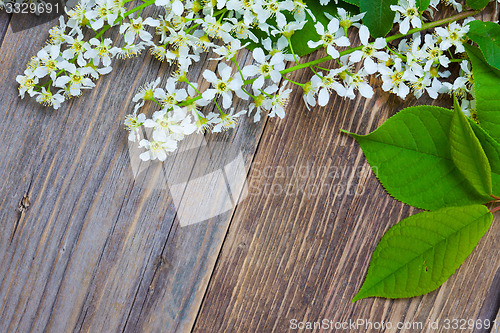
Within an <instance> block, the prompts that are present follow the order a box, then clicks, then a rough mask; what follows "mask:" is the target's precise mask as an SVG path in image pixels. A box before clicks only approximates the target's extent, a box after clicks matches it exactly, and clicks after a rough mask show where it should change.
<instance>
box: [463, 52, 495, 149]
mask: <svg viewBox="0 0 500 333" xmlns="http://www.w3.org/2000/svg"><path fill="white" fill-rule="evenodd" d="M464 46H465V49H466V50H467V54H468V56H469V59H470V61H471V64H472V71H473V76H474V96H475V97H476V112H477V119H478V121H479V124H480V125H481V127H482V128H484V129H485V130H486V131H487V132H488V133H489V134H490V135H491V136H492V137H493V139H495V140H497V141H500V71H499V70H497V69H495V68H493V67H491V66H489V65H488V64H487V63H486V61H485V59H484V57H483V55H482V54H481V52H480V51H479V49H478V48H477V47H473V46H470V45H467V44H465V45H464Z"/></svg>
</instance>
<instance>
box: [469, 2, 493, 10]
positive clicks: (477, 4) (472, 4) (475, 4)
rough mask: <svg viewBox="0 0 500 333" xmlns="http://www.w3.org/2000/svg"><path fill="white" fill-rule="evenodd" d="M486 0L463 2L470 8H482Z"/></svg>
mask: <svg viewBox="0 0 500 333" xmlns="http://www.w3.org/2000/svg"><path fill="white" fill-rule="evenodd" d="M488 2H490V0H467V1H466V2H465V3H466V4H467V6H469V7H470V8H472V9H482V8H484V7H486V5H487V4H488Z"/></svg>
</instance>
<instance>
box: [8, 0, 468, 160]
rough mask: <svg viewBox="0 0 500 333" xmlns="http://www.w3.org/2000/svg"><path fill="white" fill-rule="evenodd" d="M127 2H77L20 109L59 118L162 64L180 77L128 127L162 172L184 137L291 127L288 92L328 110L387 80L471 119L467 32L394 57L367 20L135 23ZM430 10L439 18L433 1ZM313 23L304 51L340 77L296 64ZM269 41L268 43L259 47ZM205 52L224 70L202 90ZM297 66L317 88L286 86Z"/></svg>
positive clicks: (34, 67)
mask: <svg viewBox="0 0 500 333" xmlns="http://www.w3.org/2000/svg"><path fill="white" fill-rule="evenodd" d="M126 2H127V1H126V0H83V1H81V2H80V3H79V4H78V5H77V6H76V7H75V8H73V9H71V10H69V11H68V19H67V20H65V19H64V18H62V17H61V18H60V21H59V25H58V26H56V27H54V28H52V29H51V30H50V38H49V42H48V43H47V45H46V46H45V47H44V48H43V49H42V50H40V51H39V52H38V53H37V55H36V56H34V57H33V58H32V59H31V61H30V62H29V64H28V67H27V69H26V70H25V72H24V75H19V76H18V77H17V82H18V83H19V93H20V95H21V97H24V95H25V94H26V93H28V94H29V95H30V96H31V97H34V98H36V100H37V101H38V102H40V103H42V104H44V105H50V106H53V107H54V108H55V109H57V108H59V107H60V105H61V103H62V102H63V101H65V100H67V99H69V98H71V97H73V96H79V95H81V94H82V92H83V90H85V89H91V88H93V87H94V86H95V84H94V81H95V80H97V79H98V78H99V76H100V75H103V74H107V73H109V72H110V71H111V70H112V68H111V64H112V59H113V58H129V57H132V56H137V55H139V54H140V53H141V52H142V51H143V50H145V49H149V52H150V53H151V54H152V55H153V56H154V57H155V58H157V59H158V60H160V61H166V62H168V63H169V64H171V65H172V66H174V69H175V73H174V74H173V76H172V77H170V78H168V79H167V80H166V84H165V86H164V87H159V85H160V82H161V80H160V78H159V79H157V80H155V81H154V82H150V83H147V84H145V85H144V86H143V87H142V88H141V89H140V91H139V93H138V94H137V95H136V96H135V97H134V99H133V102H135V107H134V110H133V113H132V114H130V115H128V116H127V117H126V120H125V125H126V126H127V128H128V130H129V131H130V135H129V140H131V141H134V142H138V143H139V146H140V147H141V148H145V150H146V151H145V152H144V153H143V154H141V156H140V157H141V159H143V160H154V159H159V160H162V161H163V160H165V158H166V156H167V155H168V153H171V152H173V151H174V150H175V149H176V148H177V143H178V142H179V141H180V140H182V139H183V138H184V137H185V136H186V135H189V134H191V133H194V132H198V133H199V132H204V131H206V130H211V131H213V132H219V131H222V130H225V129H228V128H233V127H235V125H236V122H237V120H238V118H239V117H240V116H241V115H243V114H248V115H249V116H252V117H253V119H254V121H259V120H260V119H261V116H262V115H267V116H269V117H274V116H278V117H280V118H283V117H284V115H285V108H286V105H287V103H288V99H289V97H290V94H291V92H292V89H290V87H289V86H288V85H287V83H289V82H291V84H296V85H299V86H301V87H302V88H303V90H304V101H305V103H306V105H307V106H308V107H310V106H315V105H320V106H324V105H326V104H327V103H328V101H329V99H330V95H331V94H332V93H333V92H335V93H336V94H337V95H339V96H340V97H343V98H350V99H353V98H355V97H356V94H357V93H358V92H359V94H361V96H363V97H366V98H370V97H372V96H373V88H372V86H370V84H369V78H370V76H372V77H378V78H379V79H381V80H382V89H383V90H385V91H390V92H392V93H394V94H396V95H398V96H399V97H401V98H403V99H404V98H406V96H407V95H408V94H409V93H410V92H412V93H413V94H414V95H415V96H416V97H417V98H418V97H420V96H422V95H423V94H424V93H425V92H426V93H427V94H428V95H429V96H430V97H432V98H437V96H438V94H440V93H455V94H456V95H457V96H458V97H461V98H462V107H463V109H464V111H465V112H467V113H469V114H470V112H471V111H470V110H471V109H473V103H472V102H470V99H471V92H472V90H471V85H472V76H471V74H470V70H469V67H468V65H467V62H466V61H462V60H461V58H460V57H457V58H453V56H452V54H453V53H452V52H451V51H454V52H455V53H461V52H464V49H463V46H462V43H463V42H464V41H465V34H466V33H467V29H468V26H467V25H466V23H467V22H463V23H462V24H459V23H456V22H453V23H451V24H449V25H448V26H447V27H443V28H436V30H435V34H426V35H420V34H419V33H415V34H413V35H412V36H411V39H402V40H401V41H400V42H399V44H398V45H390V44H388V43H387V40H386V39H384V38H377V39H375V40H370V32H369V30H368V28H367V27H366V26H364V25H362V24H361V23H360V21H361V19H362V18H363V16H364V14H363V13H362V14H358V15H351V14H350V13H348V12H347V11H345V10H344V9H342V8H337V14H336V15H335V16H332V15H329V14H326V17H327V18H328V22H326V24H323V23H322V22H319V21H316V18H315V17H314V15H313V14H312V13H311V11H310V10H309V9H308V8H307V6H306V4H305V3H304V1H303V0H212V1H206V2H205V1H204V2H200V1H198V0H183V1H181V0H145V1H144V3H143V4H142V5H140V6H138V7H136V8H134V9H131V10H128V11H127V9H126V8H125V3H126ZM327 2H328V1H325V3H327ZM446 2H447V3H448V4H452V3H451V2H450V1H449V0H446ZM150 5H156V6H157V7H159V8H161V9H162V10H161V11H160V13H158V14H157V16H156V17H146V16H141V13H142V10H143V9H144V8H146V7H147V6H150ZM431 5H432V6H433V7H434V8H435V7H436V6H437V3H436V1H435V0H433V1H432V4H431ZM391 8H392V10H394V11H395V12H396V19H395V23H397V24H398V25H399V30H400V32H401V33H402V34H407V33H408V31H409V30H410V28H411V27H413V28H420V27H422V22H421V18H422V16H421V15H420V13H419V12H418V9H417V8H416V5H415V1H414V0H399V3H398V5H397V6H391ZM460 10H461V8H460ZM307 21H311V22H313V23H314V27H315V29H316V32H317V34H318V37H317V38H315V39H313V40H310V41H307V45H308V46H309V47H310V48H317V47H324V48H325V50H326V53H327V54H328V55H329V57H330V58H331V59H335V60H336V65H335V66H334V68H330V69H326V68H323V67H319V66H318V63H314V64H311V65H308V66H305V65H304V64H300V63H299V58H298V56H297V55H296V54H295V53H294V52H293V47H292V46H293V45H292V44H291V36H292V35H293V34H294V32H295V31H297V30H301V29H302V28H303V27H304V25H305V23H306V22H307ZM113 26H119V33H120V34H121V35H122V39H121V41H120V42H119V43H120V45H112V44H113V43H112V40H111V39H109V38H104V37H103V34H104V32H106V31H107V30H108V29H109V28H111V27H113ZM85 27H86V28H90V29H91V30H93V31H94V32H95V36H94V37H92V38H90V39H89V40H85V39H84V28H85ZM351 29H357V34H358V35H359V40H360V43H361V45H359V46H355V45H353V41H351V40H349V38H348V37H347V36H348V35H355V34H348V31H349V30H351ZM262 35H265V36H266V37H264V38H258V37H257V36H262ZM249 43H253V46H254V48H253V51H252V58H253V59H252V60H253V62H252V63H250V64H247V65H246V66H243V65H240V64H239V63H238V61H237V54H238V53H239V51H240V50H242V49H243V48H245V47H247V46H248V44H249ZM207 52H209V53H210V54H212V58H211V59H212V60H214V61H217V62H218V65H217V68H216V70H215V71H211V70H209V69H206V70H205V71H204V72H203V73H202V74H203V75H202V78H203V79H204V81H205V84H202V83H201V82H198V79H199V78H193V79H191V78H190V77H189V69H190V67H191V66H192V65H193V64H194V63H196V62H197V61H199V59H200V55H201V54H202V53H207ZM291 61H295V62H296V63H299V64H300V65H297V66H298V67H300V68H304V67H308V68H309V69H310V70H312V71H313V76H312V78H311V80H310V81H309V82H307V83H298V82H293V81H291V80H289V79H288V77H287V74H288V73H289V72H291V71H292V70H293V68H292V69H290V68H288V69H286V64H287V62H291ZM451 62H461V68H462V71H461V72H462V75H461V76H460V77H458V78H457V79H456V80H455V81H454V82H447V81H445V79H447V78H448V77H449V76H450V72H449V71H448V70H444V71H443V70H442V69H443V68H445V69H446V68H448V67H449V64H450V63H451ZM297 69H299V68H297ZM207 85H208V88H206V89H204V90H203V91H200V89H201V88H200V87H202V86H203V87H205V86H207ZM236 98H239V99H244V100H248V101H249V104H248V110H235V109H234V106H233V105H234V100H235V99H236ZM146 102H147V103H146ZM151 103H154V104H156V105H157V106H158V107H159V111H156V112H154V113H153V114H152V116H151V118H148V116H147V115H146V113H147V112H143V111H141V110H142V108H145V107H149V106H150V104H151ZM210 103H213V105H215V107H214V108H212V110H216V111H215V112H209V113H208V114H205V113H204V112H203V107H204V106H207V105H208V104H210ZM471 107H472V108H471Z"/></svg>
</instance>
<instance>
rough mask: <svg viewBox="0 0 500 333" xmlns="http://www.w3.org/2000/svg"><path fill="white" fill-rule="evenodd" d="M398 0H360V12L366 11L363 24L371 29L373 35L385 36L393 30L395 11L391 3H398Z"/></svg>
mask: <svg viewBox="0 0 500 333" xmlns="http://www.w3.org/2000/svg"><path fill="white" fill-rule="evenodd" d="M397 3H398V0H360V1H359V10H360V12H366V14H365V16H364V17H363V24H364V25H366V26H367V27H368V29H370V34H371V35H372V36H373V37H375V38H376V37H385V35H387V33H389V31H391V28H392V25H393V22H394V15H395V13H394V12H393V11H392V10H391V5H396V4H397Z"/></svg>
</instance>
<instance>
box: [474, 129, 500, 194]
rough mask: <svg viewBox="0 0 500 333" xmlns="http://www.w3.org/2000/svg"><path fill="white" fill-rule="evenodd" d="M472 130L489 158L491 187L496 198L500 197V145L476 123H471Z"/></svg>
mask: <svg viewBox="0 0 500 333" xmlns="http://www.w3.org/2000/svg"><path fill="white" fill-rule="evenodd" d="M470 123H471V126H472V130H473V131H474V134H476V137H477V138H478V140H479V142H480V143H481V146H482V147H483V150H484V152H485V154H486V156H487V157H488V161H489V163H490V167H491V185H492V193H493V194H494V195H496V196H498V195H500V143H498V142H497V141H495V139H493V138H492V137H491V136H490V135H489V134H488V133H486V131H485V130H483V129H482V128H481V127H479V125H477V124H476V123H475V122H473V121H470Z"/></svg>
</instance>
